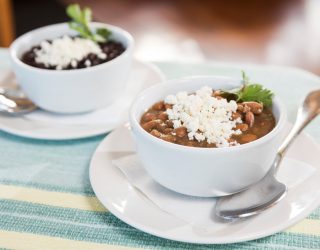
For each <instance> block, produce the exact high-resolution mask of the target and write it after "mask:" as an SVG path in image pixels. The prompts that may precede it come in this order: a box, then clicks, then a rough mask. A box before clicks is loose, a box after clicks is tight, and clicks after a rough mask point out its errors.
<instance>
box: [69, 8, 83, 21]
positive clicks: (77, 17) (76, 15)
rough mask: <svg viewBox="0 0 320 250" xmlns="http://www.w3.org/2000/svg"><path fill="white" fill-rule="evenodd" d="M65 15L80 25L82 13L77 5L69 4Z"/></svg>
mask: <svg viewBox="0 0 320 250" xmlns="http://www.w3.org/2000/svg"><path fill="white" fill-rule="evenodd" d="M67 15H68V16H69V17H70V18H71V19H73V20H74V21H75V22H77V23H82V13H81V9H80V6H79V5H78V4H70V5H69V6H68V7H67Z"/></svg>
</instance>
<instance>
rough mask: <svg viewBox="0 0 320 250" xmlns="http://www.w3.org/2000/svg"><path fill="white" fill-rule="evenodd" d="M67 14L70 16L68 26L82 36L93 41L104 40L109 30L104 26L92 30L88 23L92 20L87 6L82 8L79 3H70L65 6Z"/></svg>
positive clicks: (108, 35)
mask: <svg viewBox="0 0 320 250" xmlns="http://www.w3.org/2000/svg"><path fill="white" fill-rule="evenodd" d="M66 12H67V15H68V16H69V17H70V18H71V21H70V22H69V27H70V28H71V29H73V30H75V31H77V32H78V33H79V35H80V36H82V37H83V38H87V39H90V40H92V41H94V42H106V41H107V40H108V39H109V37H110V35H111V32H110V31H109V30H108V29H106V28H97V29H96V30H94V31H92V30H91V29H90V27H89V24H90V22H91V20H92V11H91V9H90V8H88V7H84V8H83V9H82V10H81V8H80V6H79V4H70V5H68V7H67V10H66Z"/></svg>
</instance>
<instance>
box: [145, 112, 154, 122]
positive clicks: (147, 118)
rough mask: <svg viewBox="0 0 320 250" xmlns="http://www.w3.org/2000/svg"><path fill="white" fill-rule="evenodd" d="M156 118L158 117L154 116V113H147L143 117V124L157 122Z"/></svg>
mask: <svg viewBox="0 0 320 250" xmlns="http://www.w3.org/2000/svg"><path fill="white" fill-rule="evenodd" d="M156 118H157V116H156V115H155V114H153V113H145V114H144V115H143V116H142V118H141V120H142V121H143V122H149V121H152V120H155V119H156Z"/></svg>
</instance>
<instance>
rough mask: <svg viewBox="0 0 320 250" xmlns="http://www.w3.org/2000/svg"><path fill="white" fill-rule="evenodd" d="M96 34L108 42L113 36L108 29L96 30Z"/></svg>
mask: <svg viewBox="0 0 320 250" xmlns="http://www.w3.org/2000/svg"><path fill="white" fill-rule="evenodd" d="M96 34H98V35H99V36H101V37H103V38H104V39H106V40H108V39H109V37H110V35H111V32H110V30H107V29H106V28H98V29H96Z"/></svg>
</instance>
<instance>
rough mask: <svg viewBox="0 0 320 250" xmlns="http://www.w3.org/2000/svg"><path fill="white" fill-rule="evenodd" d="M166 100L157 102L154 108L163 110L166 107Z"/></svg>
mask: <svg viewBox="0 0 320 250" xmlns="http://www.w3.org/2000/svg"><path fill="white" fill-rule="evenodd" d="M164 107H165V106H164V101H160V102H157V103H155V104H153V106H152V109H154V110H163V109H164Z"/></svg>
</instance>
